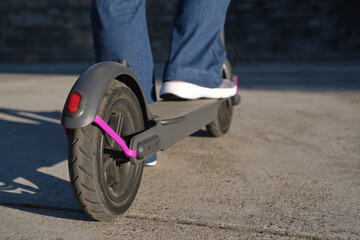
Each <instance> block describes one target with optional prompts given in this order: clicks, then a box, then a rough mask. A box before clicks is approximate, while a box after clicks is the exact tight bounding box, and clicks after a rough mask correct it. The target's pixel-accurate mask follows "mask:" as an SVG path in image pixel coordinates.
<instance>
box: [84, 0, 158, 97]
mask: <svg viewBox="0 0 360 240" xmlns="http://www.w3.org/2000/svg"><path fill="white" fill-rule="evenodd" d="M145 2H146V1H145V0H93V4H92V9H91V23H92V28H93V40H94V49H95V58H96V62H101V61H116V62H117V61H119V60H121V59H126V60H127V61H128V62H129V63H130V69H131V70H132V71H133V72H134V73H135V75H136V76H137V78H138V79H139V81H140V83H141V85H142V88H143V90H144V92H145V96H146V100H147V102H148V103H151V102H153V101H154V100H155V94H154V93H155V92H154V82H153V68H154V64H153V58H152V53H151V47H150V41H149V35H148V30H147V23H146V15H145Z"/></svg>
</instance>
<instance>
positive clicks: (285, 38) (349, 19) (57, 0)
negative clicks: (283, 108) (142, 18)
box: [0, 0, 360, 62]
mask: <svg viewBox="0 0 360 240" xmlns="http://www.w3.org/2000/svg"><path fill="white" fill-rule="evenodd" d="M90 5H91V0H1V1H0V62H92V61H93V51H92V40H91V27H90V19H89V13H90ZM175 8H176V0H148V1H147V9H148V11H147V15H148V16H147V17H148V25H149V32H150V38H151V41H152V48H153V54H154V59H155V61H158V62H163V61H165V60H166V56H167V52H168V48H169V38H170V31H171V26H172V20H173V18H174V14H175ZM359 9H360V1H356V0H232V2H231V5H230V8H229V11H228V16H227V24H226V28H225V30H226V40H227V46H231V47H235V48H236V49H237V50H238V57H239V59H240V60H242V61H314V60H316V61H328V60H354V59H357V60H359V59H360V14H359Z"/></svg>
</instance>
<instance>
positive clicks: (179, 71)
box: [91, 0, 230, 103]
mask: <svg viewBox="0 0 360 240" xmlns="http://www.w3.org/2000/svg"><path fill="white" fill-rule="evenodd" d="M145 2H146V0H93V5H92V11H91V23H92V27H93V39H94V48H95V57H96V61H97V62H100V61H119V60H121V59H126V60H127V61H128V62H129V63H130V69H131V70H132V71H133V72H134V73H135V75H136V76H137V77H138V79H139V81H140V83H141V85H142V88H143V90H144V92H145V95H146V99H147V102H148V103H151V102H153V101H155V91H154V82H153V81H154V76H153V72H154V71H153V68H154V63H153V58H152V53H151V48H150V42H149V35H148V30H147V23H146V16H145ZM229 3H230V0H179V1H178V8H177V11H176V16H175V21H174V25H173V30H172V38H171V47H170V53H169V59H168V61H167V63H166V67H165V71H164V76H163V80H164V81H166V80H172V79H177V80H182V81H186V82H190V83H194V84H196V85H199V86H203V87H210V88H215V87H218V86H220V84H221V82H222V79H221V69H222V65H223V63H224V60H225V57H226V51H225V48H224V45H223V44H222V42H221V40H220V32H221V30H222V29H223V27H224V23H225V17H226V11H227V8H228V5H229Z"/></svg>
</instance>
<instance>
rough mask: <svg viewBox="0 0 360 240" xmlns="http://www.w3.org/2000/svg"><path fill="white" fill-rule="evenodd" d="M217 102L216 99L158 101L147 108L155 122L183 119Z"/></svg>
mask: <svg viewBox="0 0 360 240" xmlns="http://www.w3.org/2000/svg"><path fill="white" fill-rule="evenodd" d="M217 101H218V99H198V100H184V101H158V102H154V103H152V104H149V105H148V107H149V110H150V112H151V113H152V114H154V115H155V116H156V117H155V118H154V120H155V121H165V120H174V119H179V118H183V117H185V116H187V115H189V114H191V113H192V112H196V111H198V110H200V109H201V108H204V107H206V106H208V105H212V104H214V103H216V102H217Z"/></svg>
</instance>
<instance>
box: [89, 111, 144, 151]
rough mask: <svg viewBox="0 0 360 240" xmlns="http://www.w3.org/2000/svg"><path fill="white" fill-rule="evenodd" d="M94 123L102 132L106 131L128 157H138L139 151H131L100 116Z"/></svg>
mask: <svg viewBox="0 0 360 240" xmlns="http://www.w3.org/2000/svg"><path fill="white" fill-rule="evenodd" d="M94 123H96V124H97V125H98V126H99V127H100V128H101V129H102V130H104V131H105V132H106V133H107V134H109V136H110V137H112V138H113V139H114V140H115V142H117V143H118V144H119V145H120V147H121V148H122V149H123V150H124V153H125V155H126V156H127V157H136V156H137V151H136V149H135V150H131V149H129V148H128V146H126V143H125V141H124V140H123V139H122V138H121V137H120V136H119V135H118V134H117V133H116V132H115V131H114V130H113V129H112V128H111V127H110V126H109V125H108V124H107V123H106V122H105V121H104V120H103V119H102V118H101V117H99V116H97V115H96V117H95V120H94Z"/></svg>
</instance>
